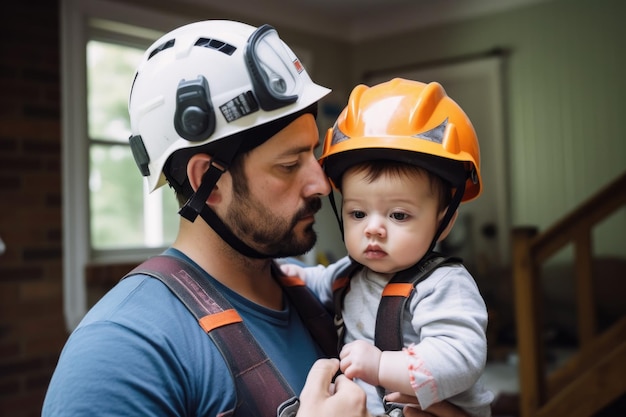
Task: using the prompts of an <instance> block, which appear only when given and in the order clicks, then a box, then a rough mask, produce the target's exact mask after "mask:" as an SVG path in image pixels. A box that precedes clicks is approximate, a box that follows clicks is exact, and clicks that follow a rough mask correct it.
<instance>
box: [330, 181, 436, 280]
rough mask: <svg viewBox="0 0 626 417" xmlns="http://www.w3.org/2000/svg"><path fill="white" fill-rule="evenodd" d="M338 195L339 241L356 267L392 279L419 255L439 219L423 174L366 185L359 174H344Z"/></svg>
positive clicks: (427, 182) (430, 188) (429, 241)
mask: <svg viewBox="0 0 626 417" xmlns="http://www.w3.org/2000/svg"><path fill="white" fill-rule="evenodd" d="M342 194H343V209H342V214H343V225H344V239H345V243H346V248H347V250H348V253H349V254H350V256H352V257H353V258H354V259H355V260H356V261H357V262H359V263H361V264H363V265H365V266H367V267H368V268H370V269H372V270H373V271H375V272H378V273H382V274H394V273H396V272H398V271H401V270H403V269H406V268H408V267H410V266H412V265H413V264H415V263H416V262H417V261H419V260H420V259H421V258H422V256H424V254H425V253H426V251H427V250H428V248H429V247H430V244H431V242H432V240H433V237H434V235H435V231H436V229H437V225H438V222H439V219H440V213H439V207H438V200H437V197H436V195H435V194H434V193H433V190H432V187H431V185H430V182H429V180H428V178H427V176H426V175H423V174H419V173H401V174H383V175H382V176H381V177H379V178H377V179H375V180H373V181H372V180H371V179H369V178H367V172H365V171H363V170H357V171H355V170H349V171H347V172H346V173H345V175H344V176H343V181H342Z"/></svg>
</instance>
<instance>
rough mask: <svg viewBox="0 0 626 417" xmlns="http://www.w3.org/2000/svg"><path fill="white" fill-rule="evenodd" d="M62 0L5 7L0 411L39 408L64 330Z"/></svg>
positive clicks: (0, 49) (0, 109)
mask: <svg viewBox="0 0 626 417" xmlns="http://www.w3.org/2000/svg"><path fill="white" fill-rule="evenodd" d="M59 34H60V31H59V10H58V1H57V0H34V1H33V0H31V1H29V2H13V3H12V4H11V7H9V8H5V9H4V10H3V12H2V13H1V16H0V237H1V238H2V240H3V241H4V242H5V244H6V252H5V253H4V254H3V255H0V415H2V416H38V415H40V413H41V404H42V401H43V397H44V394H45V391H46V387H47V385H48V382H49V380H50V376H51V374H52V371H53V369H54V366H55V364H56V360H57V358H58V355H59V352H60V350H61V348H62V346H63V343H64V342H65V339H66V337H67V334H66V332H65V325H64V321H63V300H62V290H63V287H62V224H61V217H62V214H61V200H62V198H61V127H60V125H61V122H60V112H61V110H60V109H61V103H60V74H59V61H60V50H59V36H60V35H59Z"/></svg>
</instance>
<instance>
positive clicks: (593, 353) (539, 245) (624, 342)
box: [512, 172, 626, 417]
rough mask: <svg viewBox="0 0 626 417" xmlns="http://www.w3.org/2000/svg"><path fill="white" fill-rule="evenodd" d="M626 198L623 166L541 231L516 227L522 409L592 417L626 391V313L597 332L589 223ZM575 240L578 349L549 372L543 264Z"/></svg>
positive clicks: (536, 414)
mask: <svg viewBox="0 0 626 417" xmlns="http://www.w3.org/2000/svg"><path fill="white" fill-rule="evenodd" d="M624 205H626V172H624V173H623V174H622V175H621V176H619V177H618V178H617V179H616V180H614V181H613V182H612V183H610V184H609V185H608V186H606V187H604V188H603V189H602V190H601V191H599V192H598V193H597V194H596V195H594V196H592V197H591V198H590V199H589V200H587V201H586V202H585V203H583V204H581V205H580V206H579V207H578V208H577V209H575V210H574V211H573V212H571V213H570V214H569V215H567V216H565V217H564V218H563V219H562V220H561V221H559V222H557V223H556V224H554V225H553V226H552V227H550V228H548V229H547V230H545V231H544V232H542V233H538V232H537V229H536V228H530V227H518V228H514V229H513V234H512V247H513V281H514V290H515V311H516V313H515V315H516V324H517V349H518V355H519V383H520V401H519V404H520V416H521V417H544V416H545V417H548V416H550V417H552V416H568V417H589V416H592V415H593V414H594V413H596V412H597V411H599V410H601V409H602V408H604V407H606V406H607V405H608V404H610V403H611V401H613V400H614V399H616V398H618V397H619V396H620V395H622V394H624V393H625V392H626V377H624V375H626V317H623V318H622V319H621V320H619V321H618V322H617V323H615V324H613V326H612V327H611V328H610V329H608V330H606V331H605V332H604V333H603V334H601V335H597V334H596V308H595V300H594V296H593V294H594V291H593V278H592V269H593V268H592V262H593V242H592V231H593V229H594V227H595V226H596V225H597V224H598V223H600V222H601V221H602V220H604V219H606V218H607V217H609V216H610V215H611V214H613V213H614V212H615V211H617V210H618V209H620V208H622V207H623V206H624ZM570 243H572V244H573V245H574V256H575V259H574V269H575V271H576V273H575V279H576V284H575V285H576V288H575V290H576V308H577V323H578V339H579V347H580V348H579V350H578V352H577V353H576V354H575V355H574V356H573V357H571V358H570V359H569V360H568V361H567V363H565V364H564V365H563V366H562V367H561V368H560V369H557V370H555V371H554V372H552V373H551V375H550V376H549V377H548V375H546V369H545V361H544V358H545V355H544V347H543V342H542V337H543V327H542V319H541V318H542V314H541V310H542V305H541V304H542V297H541V285H540V274H539V271H540V266H541V265H542V264H543V263H544V262H546V261H547V260H548V259H549V258H550V257H552V256H553V255H555V254H556V253H557V252H558V251H559V250H561V249H562V248H563V247H565V245H567V244H570Z"/></svg>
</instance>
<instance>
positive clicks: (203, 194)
mask: <svg viewBox="0 0 626 417" xmlns="http://www.w3.org/2000/svg"><path fill="white" fill-rule="evenodd" d="M228 165H229V164H227V163H226V162H224V161H220V160H219V159H217V158H215V157H214V158H211V162H210V165H209V169H207V171H206V172H205V173H204V175H203V176H202V181H201V182H200V186H199V187H198V189H197V190H196V192H195V193H193V195H192V196H191V197H190V198H189V200H187V202H186V203H185V205H184V206H183V207H181V209H180V210H179V211H178V214H180V215H181V216H183V217H184V218H185V219H187V220H189V221H190V222H192V223H193V222H194V221H195V220H196V218H197V217H198V215H199V214H200V213H201V212H202V210H204V207H205V206H206V200H207V199H208V198H209V195H210V194H211V191H213V188H214V187H215V184H217V181H218V180H219V179H220V177H221V176H222V174H223V173H224V172H226V170H227V169H228Z"/></svg>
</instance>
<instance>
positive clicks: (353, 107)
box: [320, 78, 481, 201]
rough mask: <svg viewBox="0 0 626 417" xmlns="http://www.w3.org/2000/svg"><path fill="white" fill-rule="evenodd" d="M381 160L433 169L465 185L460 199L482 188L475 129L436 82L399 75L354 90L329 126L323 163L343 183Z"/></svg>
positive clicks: (337, 183)
mask: <svg viewBox="0 0 626 417" xmlns="http://www.w3.org/2000/svg"><path fill="white" fill-rule="evenodd" d="M377 159H386V160H395V161H399V162H405V163H409V164H413V165H417V166H420V167H422V168H424V169H426V170H428V171H430V172H433V173H434V174H436V175H439V176H440V177H441V178H443V179H444V180H446V181H448V182H449V183H450V184H451V186H452V187H453V188H456V189H460V190H463V189H464V194H463V196H462V199H461V201H469V200H472V199H474V198H476V197H478V195H479V194H480V192H481V179H480V150H479V146H478V138H477V137H476V131H475V130H474V127H473V126H472V123H471V121H470V120H469V118H468V117H467V115H466V114H465V112H464V111H463V109H461V107H460V106H459V105H458V104H457V103H456V102H455V101H454V100H452V99H451V98H450V97H448V95H447V94H446V92H445V90H444V89H443V87H442V86H441V84H439V83H437V82H431V83H428V84H425V83H422V82H418V81H412V80H407V79H402V78H394V79H392V80H390V81H387V82H384V83H381V84H378V85H375V86H373V87H368V86H366V85H358V86H356V87H355V88H354V89H353V90H352V93H351V94H350V98H349V99H348V105H347V106H346V107H345V109H344V110H343V111H342V112H341V114H340V115H339V118H338V119H337V121H336V123H335V125H334V126H333V127H332V128H330V129H328V132H327V134H326V138H325V140H324V148H323V152H322V156H321V157H320V163H321V164H322V167H323V168H324V170H325V172H326V174H327V175H328V177H329V178H330V179H331V181H332V182H333V185H335V186H336V187H339V186H340V181H341V176H342V175H343V173H344V172H345V171H346V170H347V169H348V168H350V167H351V166H353V165H355V164H357V163H361V162H367V161H371V160H377ZM463 185H465V186H464V187H463Z"/></svg>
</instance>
